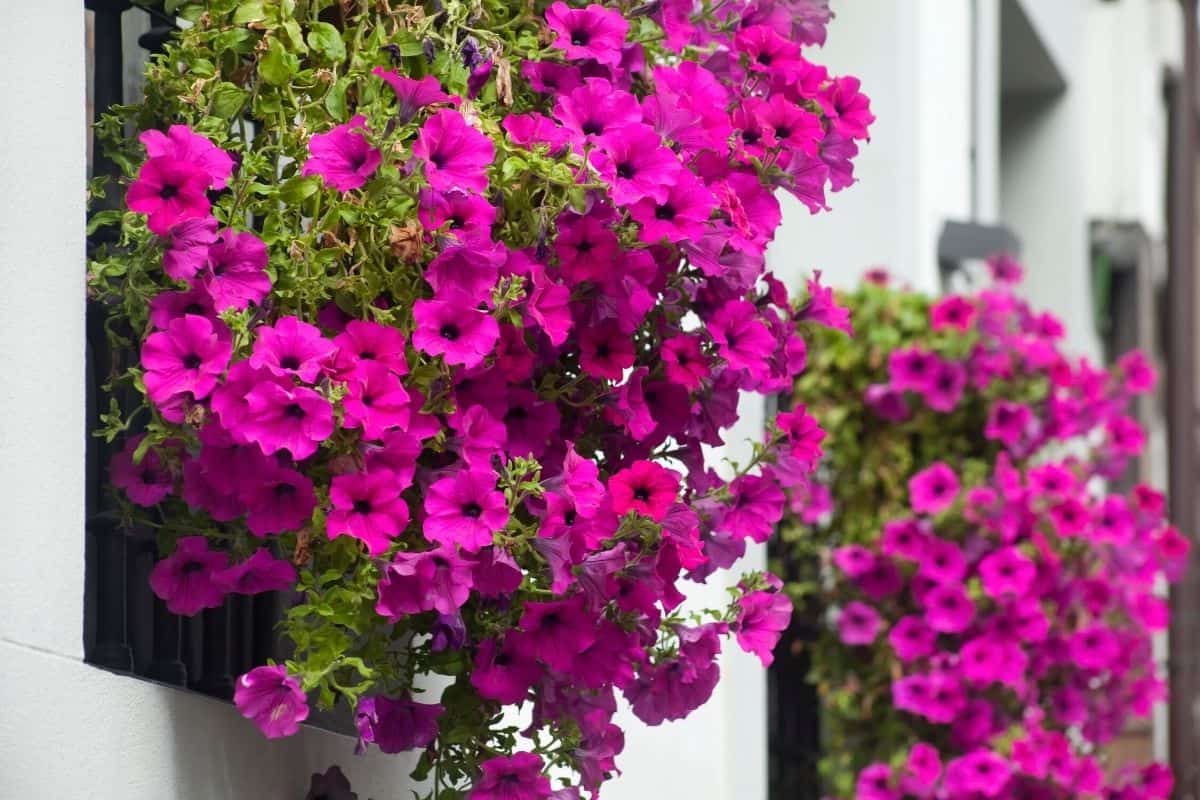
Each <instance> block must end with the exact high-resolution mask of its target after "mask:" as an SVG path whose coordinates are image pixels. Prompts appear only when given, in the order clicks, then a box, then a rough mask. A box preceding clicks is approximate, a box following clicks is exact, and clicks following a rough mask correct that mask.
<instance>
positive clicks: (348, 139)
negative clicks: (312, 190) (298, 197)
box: [301, 114, 383, 192]
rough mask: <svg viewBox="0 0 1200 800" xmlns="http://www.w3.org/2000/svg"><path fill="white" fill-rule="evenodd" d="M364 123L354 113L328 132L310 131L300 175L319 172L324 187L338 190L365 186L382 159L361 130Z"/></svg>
mask: <svg viewBox="0 0 1200 800" xmlns="http://www.w3.org/2000/svg"><path fill="white" fill-rule="evenodd" d="M366 125H367V120H366V118H365V117H364V116H362V115H361V114H358V115H356V116H354V117H353V118H351V120H350V121H349V122H346V123H344V124H342V125H338V126H336V127H334V128H333V129H332V130H330V131H329V132H328V133H316V134H313V136H312V138H310V139H309V140H308V152H309V156H308V160H307V161H305V162H304V167H303V169H302V170H301V174H302V175H320V176H321V179H322V180H324V181H325V185H326V186H329V187H330V188H332V189H337V190H338V191H339V192H348V191H350V190H351V189H357V188H359V187H360V186H363V185H365V184H366V182H367V181H368V180H369V179H370V178H371V176H372V175H374V174H375V170H377V169H378V168H379V164H380V162H381V161H382V160H383V155H382V154H381V153H380V152H379V149H378V148H377V147H375V146H373V145H372V144H371V142H370V141H369V140H368V139H367V137H366V136H365V135H363V133H362V131H364V130H366V129H367V127H366Z"/></svg>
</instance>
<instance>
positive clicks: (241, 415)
mask: <svg viewBox="0 0 1200 800" xmlns="http://www.w3.org/2000/svg"><path fill="white" fill-rule="evenodd" d="M264 383H277V384H279V385H280V386H282V387H285V388H291V386H292V382H291V381H290V380H289V379H287V378H282V377H280V376H278V375H276V374H275V373H273V372H269V371H267V370H265V369H255V368H254V367H252V366H250V362H249V361H238V362H235V363H234V364H233V365H232V366H231V367H230V368H229V373H228V374H227V375H226V376H225V382H224V383H222V384H221V385H220V386H218V387H217V388H216V389H215V390H214V391H213V394H212V399H211V400H210V401H209V405H210V407H211V408H212V410H213V412H215V413H216V415H217V419H219V420H220V422H221V426H222V427H223V429H224V430H226V431H227V432H228V433H229V438H230V439H231V440H233V441H234V442H236V443H237V444H248V443H250V441H251V440H250V439H249V438H247V436H246V432H245V430H244V428H243V425H244V424H245V419H246V415H247V413H249V410H250V407H249V406H248V405H247V404H246V395H247V394H249V393H250V390H251V389H254V388H256V387H257V386H259V385H260V384H264Z"/></svg>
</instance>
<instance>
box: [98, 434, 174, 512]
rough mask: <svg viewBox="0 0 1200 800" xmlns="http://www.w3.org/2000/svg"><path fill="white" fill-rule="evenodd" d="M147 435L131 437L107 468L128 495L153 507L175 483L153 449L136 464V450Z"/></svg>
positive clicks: (110, 476)
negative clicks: (134, 461) (134, 458)
mask: <svg viewBox="0 0 1200 800" xmlns="http://www.w3.org/2000/svg"><path fill="white" fill-rule="evenodd" d="M144 438H145V436H143V435H138V436H134V437H131V438H130V439H129V440H128V441H127V442H126V443H125V447H123V448H122V449H121V452H119V453H117V454H116V455H114V456H113V458H112V463H111V464H110V465H109V468H108V471H109V479H110V480H112V482H113V486H116V487H117V488H118V489H121V490H123V491H124V492H125V496H126V497H128V498H129V499H130V500H131V501H133V502H134V503H137V504H138V505H139V506H146V507H150V506H154V505H158V504H159V503H160V502H162V500H163V499H164V498H165V497H167V495H169V494H171V490H172V488H173V487H174V483H175V482H174V479H173V478H172V477H171V473H170V472H169V471H168V470H167V468H166V466H165V465H164V464H163V463H162V460H161V459H160V458H159V457H158V451H156V450H154V449H148V450H146V452H145V453H143V454H142V460H141V463H138V464H135V463H133V456H134V453H135V452H136V451H137V448H138V445H139V444H140V443H141V441H142V440H143V439H144Z"/></svg>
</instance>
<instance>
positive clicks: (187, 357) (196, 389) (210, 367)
mask: <svg viewBox="0 0 1200 800" xmlns="http://www.w3.org/2000/svg"><path fill="white" fill-rule="evenodd" d="M232 352H233V343H232V341H231V337H230V335H229V331H228V329H227V328H226V327H225V325H224V324H223V323H220V322H214V321H213V320H211V319H208V318H207V317H199V316H196V315H194V314H187V315H185V316H183V317H180V318H179V319H175V320H172V321H171V323H170V324H169V325H168V326H167V329H166V330H165V331H160V332H158V333H152V334H150V335H149V336H148V337H146V341H145V342H144V343H143V344H142V367H143V368H145V374H144V376H143V380H144V381H145V384H146V394H147V395H148V396H149V398H150V400H151V401H152V402H154V403H155V404H161V403H163V402H165V401H167V400H168V399H170V398H171V397H173V396H175V395H180V394H183V393H184V392H188V393H190V394H191V395H192V396H193V397H194V398H196V399H197V400H203V399H204V398H205V397H208V395H209V394H210V393H212V390H213V389H215V388H216V386H217V382H218V380H219V379H220V376H221V374H222V373H224V372H225V367H226V366H227V365H228V364H229V356H230V354H231V353H232Z"/></svg>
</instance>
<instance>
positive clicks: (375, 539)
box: [325, 470, 409, 556]
mask: <svg viewBox="0 0 1200 800" xmlns="http://www.w3.org/2000/svg"><path fill="white" fill-rule="evenodd" d="M402 488H403V487H402V486H401V484H399V483H398V482H397V481H396V476H395V475H394V474H393V473H392V472H390V471H389V470H373V471H370V472H355V473H350V474H347V475H336V476H334V478H333V481H332V483H331V484H330V486H329V502H330V504H331V505H332V506H333V510H331V511H330V512H329V516H328V517H327V518H326V522H325V531H326V533H327V534H328V535H329V538H330V539H333V538H336V537H338V536H353V537H354V538H355V539H358V540H359V541H360V542H362V543H363V544H365V545H366V546H367V552H369V553H370V554H371V555H373V556H377V555H380V554H381V553H383V552H385V551H386V550H387V549H388V547H390V546H391V543H392V539H394V538H395V537H397V536H399V535H400V532H401V531H403V530H404V529H405V528H406V527H407V526H408V521H409V511H408V504H407V503H406V502H405V501H404V498H402V497H401V496H400V492H401V489H402Z"/></svg>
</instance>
